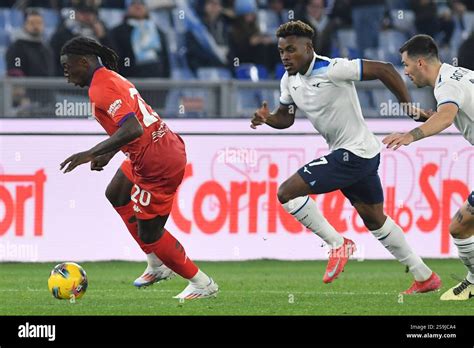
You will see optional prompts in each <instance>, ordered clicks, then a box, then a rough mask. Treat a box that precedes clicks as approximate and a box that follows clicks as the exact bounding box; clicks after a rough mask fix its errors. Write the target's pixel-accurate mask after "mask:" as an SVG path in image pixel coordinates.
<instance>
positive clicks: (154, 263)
mask: <svg viewBox="0 0 474 348" xmlns="http://www.w3.org/2000/svg"><path fill="white" fill-rule="evenodd" d="M146 258H147V260H148V266H149V267H151V268H157V267H160V266H161V265H163V261H161V260H160V259H159V258H158V256H156V255H155V254H154V253H149V254H146Z"/></svg>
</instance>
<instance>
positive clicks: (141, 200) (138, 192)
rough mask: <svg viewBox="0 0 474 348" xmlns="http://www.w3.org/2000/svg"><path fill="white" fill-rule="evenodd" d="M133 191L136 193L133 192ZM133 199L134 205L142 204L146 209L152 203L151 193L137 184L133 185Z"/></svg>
mask: <svg viewBox="0 0 474 348" xmlns="http://www.w3.org/2000/svg"><path fill="white" fill-rule="evenodd" d="M133 190H135V191H134V192H133ZM131 199H132V202H133V203H135V204H140V205H141V206H142V207H146V206H147V205H149V204H150V202H151V193H150V192H148V191H145V190H142V189H141V188H140V187H139V186H138V185H137V184H135V185H133V189H132V196H131Z"/></svg>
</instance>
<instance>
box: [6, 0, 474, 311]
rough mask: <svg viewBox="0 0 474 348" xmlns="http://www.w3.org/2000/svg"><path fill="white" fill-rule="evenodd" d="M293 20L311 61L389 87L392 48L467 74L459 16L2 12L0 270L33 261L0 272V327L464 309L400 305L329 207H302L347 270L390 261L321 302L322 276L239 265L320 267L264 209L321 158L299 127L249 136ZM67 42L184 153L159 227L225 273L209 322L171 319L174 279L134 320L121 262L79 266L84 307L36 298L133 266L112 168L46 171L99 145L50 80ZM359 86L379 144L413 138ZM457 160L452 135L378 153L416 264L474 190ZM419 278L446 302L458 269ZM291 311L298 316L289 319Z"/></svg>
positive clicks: (221, 8) (338, 204) (427, 4)
mask: <svg viewBox="0 0 474 348" xmlns="http://www.w3.org/2000/svg"><path fill="white" fill-rule="evenodd" d="M291 19H301V20H303V21H305V22H307V23H309V24H310V25H311V26H312V27H313V28H314V29H315V30H316V33H317V34H316V38H315V47H316V52H317V53H319V54H321V55H326V56H330V57H336V56H338V57H348V58H358V57H364V58H368V59H378V60H384V61H388V62H391V63H393V64H394V66H395V67H396V68H397V69H398V71H399V72H400V74H402V75H403V68H402V67H401V65H400V57H399V54H398V48H399V47H400V46H401V44H402V43H403V42H404V41H405V40H406V39H408V38H409V37H410V36H411V35H413V34H415V33H426V34H430V35H432V36H433V37H435V38H436V40H437V42H438V44H439V46H440V48H441V56H442V59H443V60H444V61H445V62H448V63H451V64H453V65H460V66H464V67H466V68H471V69H472V68H473V65H474V59H472V58H471V57H472V55H473V53H474V47H473V46H474V36H473V34H472V32H473V29H474V1H471V0H464V1H461V0H440V1H433V0H326V1H324V0H307V1H294V0H293V1H291V0H188V1H186V0H147V1H134V0H102V1H101V0H89V1H87V0H77V1H74V0H30V1H28V0H18V1H14V0H0V149H1V151H0V261H14V262H15V261H20V262H33V264H31V263H21V264H18V263H11V264H4V265H2V267H1V269H0V270H1V271H2V278H3V279H5V280H6V281H4V282H3V283H2V286H0V298H1V299H2V301H0V302H1V303H2V304H1V305H0V312H1V313H6V314H120V313H122V314H123V313H128V314H144V313H149V314H159V313H163V314H170V313H171V314H195V313H196V314H197V313H199V314H202V313H212V314H236V313H237V314H276V313H282V314H285V313H286V314H317V313H320V314H427V313H428V314H469V313H470V312H469V308H468V307H465V306H464V307H463V306H453V305H452V304H449V305H447V304H443V305H442V306H441V305H439V301H438V295H437V294H430V295H429V296H427V297H424V298H422V299H420V298H415V299H410V300H409V301H408V302H407V303H409V304H414V306H405V307H402V306H400V303H401V302H400V299H399V297H397V296H398V292H399V291H402V290H404V289H405V288H407V287H408V285H409V283H410V281H411V279H410V276H409V275H405V274H404V273H403V267H402V266H401V265H400V264H398V263H397V262H396V261H394V260H393V259H392V257H391V255H390V254H389V253H388V252H387V251H386V250H385V249H384V248H383V247H382V245H380V243H378V241H377V240H376V239H375V238H373V237H372V236H371V235H370V233H368V231H367V230H366V229H365V228H364V227H363V226H362V223H361V221H360V219H359V218H358V217H357V216H356V214H355V212H354V210H353V208H352V207H351V206H350V204H349V203H348V201H347V200H345V199H344V197H343V196H342V195H341V194H340V193H339V192H335V193H331V194H328V195H324V197H317V198H316V199H317V203H318V205H319V207H320V208H321V211H322V212H323V213H324V215H325V216H327V218H328V220H329V221H330V222H331V223H332V224H333V225H334V226H335V228H336V229H337V230H338V231H339V232H341V233H348V234H349V237H351V238H354V240H355V241H356V243H358V248H359V253H358V254H357V255H356V258H357V260H358V261H364V260H365V259H376V260H380V259H389V260H392V261H390V262H386V261H368V262H363V263H361V262H352V263H350V264H349V267H350V272H345V274H344V276H343V278H345V279H342V280H340V281H338V282H336V283H335V284H334V286H332V287H331V289H330V290H327V288H324V289H319V290H318V287H320V286H322V283H321V281H320V275H321V276H322V272H323V270H324V267H325V261H317V262H314V261H313V262H311V263H309V262H306V263H305V262H304V261H297V262H286V261H281V262H280V261H245V260H249V259H262V258H266V259H283V260H314V259H318V260H326V258H327V254H326V250H324V249H323V248H320V246H321V243H320V240H319V239H318V238H317V237H315V236H314V235H312V233H310V232H308V231H306V230H303V229H302V227H301V225H299V224H298V223H295V221H294V220H293V219H292V217H291V216H289V215H288V214H286V213H285V212H284V211H282V209H281V208H279V205H278V204H277V201H276V190H277V185H278V183H281V182H282V181H283V180H284V179H286V178H287V177H288V176H289V175H291V174H292V173H293V172H294V171H295V170H296V169H297V168H299V167H300V166H301V165H303V164H304V163H307V162H308V161H310V160H311V159H314V158H315V156H321V155H323V154H325V153H327V145H326V144H325V142H324V140H323V139H322V138H321V137H319V136H316V135H315V132H314V130H313V129H312V127H311V125H310V124H309V122H307V121H303V120H302V121H300V122H296V123H295V125H294V126H293V127H292V128H290V129H288V130H286V131H285V132H284V133H286V134H282V133H281V132H277V131H275V130H272V129H269V128H268V127H267V128H262V129H260V130H259V131H258V132H253V131H252V132H253V133H251V130H250V128H249V119H250V116H251V115H252V114H253V112H254V110H255V109H256V108H257V107H258V106H259V105H260V104H261V102H262V101H263V100H267V101H268V102H269V105H270V107H275V106H276V105H277V104H278V98H279V79H280V77H281V76H282V74H283V73H284V69H283V67H282V65H281V64H280V62H279V56H278V51H277V49H276V38H275V35H274V32H275V30H276V28H277V27H278V26H279V25H280V24H281V23H284V22H286V21H288V20H291ZM80 34H81V35H87V36H91V37H95V38H96V39H99V40H100V41H101V42H102V43H104V44H106V45H108V46H111V47H112V48H114V49H115V50H116V51H117V52H118V54H119V56H120V72H121V74H123V75H124V76H125V77H127V78H129V79H130V80H131V81H132V82H134V83H135V84H136V86H137V88H138V90H139V91H140V93H141V95H142V96H143V97H144V99H145V100H146V101H147V102H148V103H149V104H150V105H152V106H153V108H154V109H155V110H156V111H157V112H158V113H159V114H160V115H161V116H164V118H165V120H166V122H167V123H168V124H169V125H170V127H171V128H172V129H173V130H175V131H177V132H179V133H181V134H182V135H183V138H184V139H185V142H186V144H187V151H188V168H187V174H186V176H185V179H184V182H183V184H182V186H181V189H180V192H179V197H178V198H177V199H176V200H175V206H174V208H173V212H172V214H171V218H170V220H169V224H168V229H169V230H170V231H171V232H172V233H176V234H177V237H179V238H180V240H181V241H182V243H183V245H185V246H186V248H187V251H188V254H189V255H190V256H191V257H192V258H194V259H197V260H207V261H223V260H226V261H234V262H230V263H227V262H209V263H207V262H205V263H202V265H203V267H204V269H205V270H209V273H210V274H212V275H214V274H215V277H216V280H217V281H218V282H219V284H220V285H221V286H222V289H223V290H224V289H226V290H227V292H225V291H223V292H222V293H223V295H222V297H220V298H218V302H216V303H215V305H213V306H214V308H211V306H207V305H206V304H199V305H195V306H194V307H187V308H186V309H185V310H183V308H184V307H180V306H178V307H176V305H175V304H174V302H173V303H172V302H171V300H169V298H170V295H171V294H174V293H175V292H177V291H178V290H179V289H180V288H181V287H182V286H183V281H182V280H179V281H173V282H170V283H166V284H165V285H162V288H161V289H160V288H158V289H156V290H153V291H156V292H158V293H160V292H162V294H161V295H162V297H163V298H166V300H162V301H161V302H156V304H157V306H158V307H159V306H161V305H162V306H165V307H166V309H163V307H161V309H160V310H161V312H160V311H158V312H157V310H156V308H154V307H150V306H149V303H148V300H147V299H148V298H149V296H147V293H146V292H142V293H140V295H139V302H140V305H139V304H137V303H138V302H137V293H136V291H135V290H134V289H133V287H132V286H131V282H132V281H133V279H134V277H136V276H138V275H139V273H140V272H141V271H142V269H143V263H140V264H138V263H130V262H115V263H114V262H113V263H110V264H109V263H107V264H104V265H106V266H103V264H102V263H100V262H99V263H93V262H91V263H86V264H85V268H86V270H87V271H88V272H89V270H90V273H89V275H90V281H91V287H90V289H91V290H89V294H88V295H87V296H86V299H85V302H84V305H83V306H82V307H81V306H76V307H67V306H66V307H65V306H64V305H63V304H58V303H54V304H53V301H55V300H53V299H52V298H51V301H49V302H48V301H46V302H43V300H42V299H43V298H44V297H45V296H49V295H48V294H47V289H46V279H47V275H48V274H47V273H48V272H49V270H50V269H51V268H52V266H54V264H55V263H56V261H79V262H84V261H104V260H125V261H142V262H143V260H144V255H143V253H142V252H141V250H140V249H139V248H138V246H136V245H135V243H134V242H133V241H132V239H131V238H130V236H129V235H128V233H127V231H126V230H125V227H124V226H123V223H122V221H121V220H120V218H119V217H118V216H117V214H116V213H115V212H114V211H113V209H111V208H110V206H109V203H108V202H107V200H106V199H105V197H104V191H105V188H106V186H107V184H108V182H109V180H110V178H111V177H112V176H113V174H114V172H115V170H116V168H117V167H118V166H119V165H120V161H121V160H123V158H124V157H123V155H122V154H119V155H117V156H116V158H114V159H113V160H112V162H111V163H110V165H109V166H107V167H106V168H105V170H104V171H103V172H100V173H91V172H90V170H89V169H88V168H87V167H86V166H82V167H80V168H78V169H77V170H75V171H74V173H72V174H68V175H63V174H62V173H61V172H60V171H59V170H58V169H59V163H61V162H62V161H63V160H64V159H65V158H66V157H67V156H69V155H70V154H72V153H76V152H79V151H83V150H85V149H86V148H88V147H91V146H93V145H94V144H96V143H97V142H99V141H101V140H103V139H104V135H105V133H104V132H103V130H102V129H101V128H100V126H98V125H97V124H96V122H95V120H91V119H90V116H91V113H90V108H89V107H88V106H87V105H88V98H87V90H86V89H79V88H75V87H73V86H68V85H67V83H66V80H65V78H64V77H63V76H62V71H61V67H60V66H59V50H60V48H61V46H62V44H63V43H64V42H65V41H66V40H67V39H69V38H71V37H73V36H75V35H80ZM407 82H409V81H407ZM407 86H408V87H409V89H410V92H411V94H412V97H413V99H414V101H416V102H420V103H421V106H422V107H423V108H427V109H429V108H434V107H435V101H434V99H433V93H432V91H431V90H430V89H416V88H413V87H412V85H411V83H407ZM357 87H358V93H359V96H360V101H361V106H362V109H363V114H364V116H365V117H366V118H367V119H368V123H369V128H370V129H371V130H372V131H374V132H375V133H376V134H377V135H379V136H380V137H381V136H383V134H387V133H389V132H392V131H402V130H403V131H406V130H408V129H411V128H413V127H414V126H415V123H413V121H412V120H410V119H407V118H406V117H404V116H403V115H402V114H401V113H400V112H397V111H396V110H395V112H393V113H390V110H389V113H388V114H387V113H384V112H383V111H382V107H383V106H384V105H385V106H387V103H390V101H391V100H393V97H392V96H391V94H390V92H389V91H388V90H386V88H385V87H384V86H383V85H382V84H381V83H380V82H378V81H370V82H360V83H359V82H358V83H357ZM389 107H390V105H389ZM298 116H299V117H301V116H302V115H298ZM262 134H263V135H262ZM256 135H262V136H256ZM472 151H473V149H472V147H470V146H468V143H466V141H465V140H464V139H463V138H462V137H461V136H460V135H459V134H458V132H457V131H456V130H455V129H452V128H451V129H450V130H448V132H447V135H446V136H437V137H436V138H432V139H430V140H426V141H423V142H417V143H416V144H414V145H412V146H410V147H408V148H406V149H403V150H402V149H401V150H400V151H397V152H396V153H393V152H392V151H390V152H388V151H382V158H383V159H382V165H381V168H380V175H381V178H382V181H383V185H384V188H385V190H386V202H385V203H386V210H387V213H388V214H390V215H391V216H392V217H393V218H394V219H395V220H397V221H398V222H399V223H400V225H402V227H403V229H404V230H405V232H406V233H407V239H408V240H409V242H410V244H411V245H413V248H414V249H415V250H416V251H417V252H418V253H419V254H420V255H421V256H423V257H425V258H443V259H446V258H455V257H456V256H457V255H456V248H455V247H454V246H453V245H452V242H451V240H450V236H449V231H448V225H449V221H450V218H451V216H452V215H453V214H454V212H455V211H456V209H457V208H458V207H459V206H460V205H461V204H462V203H463V202H464V200H465V198H466V197H467V194H468V192H470V190H469V189H470V188H471V189H472V187H474V182H473V181H472V180H473V179H474V175H472V172H471V171H472V169H470V168H474V165H473V161H474V156H473V152H472ZM111 241H113V243H111ZM38 262H46V263H38ZM428 264H429V265H430V266H433V267H434V269H435V270H436V271H437V272H439V274H440V275H441V276H442V278H443V279H445V280H446V286H452V285H451V283H452V282H453V281H451V280H450V278H449V276H450V274H452V273H457V274H458V275H459V276H461V275H462V274H463V273H464V271H465V270H464V268H463V265H462V264H461V262H459V261H458V260H441V261H440V260H428ZM276 269H279V270H280V271H281V272H275V270H276ZM282 279H284V281H283V280H282ZM263 283H265V284H266V286H267V288H268V289H271V290H268V291H266V290H264V289H262V288H261V287H262V285H261V284H263ZM374 284H376V285H374ZM244 285H245V286H244ZM94 289H95V290H94ZM94 291H95V292H94ZM104 293H105V294H107V300H104V296H103V294H104ZM290 295H291V296H293V295H294V296H296V298H297V302H295V303H298V304H300V305H298V306H292V304H293V302H289V300H288V298H289V296H290ZM356 295H360V296H356ZM18 299H21V300H18ZM374 299H375V300H374ZM87 301H90V302H87ZM278 301H280V302H278ZM298 301H300V302H298ZM270 302H271V303H272V304H277V305H276V307H275V306H268V303H270ZM87 303H89V305H88V304H87ZM124 303H127V306H124ZM229 303H233V304H234V305H230V306H229ZM278 303H279V305H278ZM328 303H330V304H332V305H328ZM52 304H53V306H55V307H54V308H53V307H51V305H52ZM351 306H352V307H351ZM52 309H54V310H52Z"/></svg>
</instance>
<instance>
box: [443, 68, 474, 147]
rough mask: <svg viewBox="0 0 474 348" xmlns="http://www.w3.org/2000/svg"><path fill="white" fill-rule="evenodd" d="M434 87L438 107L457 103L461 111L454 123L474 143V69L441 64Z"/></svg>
mask: <svg viewBox="0 0 474 348" xmlns="http://www.w3.org/2000/svg"><path fill="white" fill-rule="evenodd" d="M436 81H437V82H436V86H435V88H434V95H435V98H436V102H437V104H438V107H439V106H440V105H442V104H446V103H453V104H456V105H457V107H458V109H459V111H458V114H457V115H456V118H455V119H454V125H455V126H456V128H457V129H459V131H460V132H461V133H462V135H463V137H464V138H466V140H467V141H469V142H470V143H471V144H472V145H474V71H471V70H468V69H465V68H461V67H457V66H452V65H449V64H443V65H441V69H440V70H439V74H438V77H437V80H436Z"/></svg>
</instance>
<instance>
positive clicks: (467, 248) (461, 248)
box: [453, 236, 474, 284]
mask: <svg viewBox="0 0 474 348" xmlns="http://www.w3.org/2000/svg"><path fill="white" fill-rule="evenodd" d="M453 240H454V244H455V245H456V246H457V247H458V253H459V258H460V259H461V261H462V263H464V265H466V267H467V269H468V271H469V272H468V274H467V277H466V279H467V280H468V282H470V283H472V284H474V236H470V237H469V238H466V239H457V238H453Z"/></svg>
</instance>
